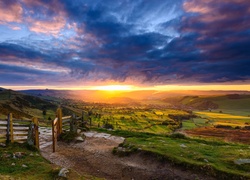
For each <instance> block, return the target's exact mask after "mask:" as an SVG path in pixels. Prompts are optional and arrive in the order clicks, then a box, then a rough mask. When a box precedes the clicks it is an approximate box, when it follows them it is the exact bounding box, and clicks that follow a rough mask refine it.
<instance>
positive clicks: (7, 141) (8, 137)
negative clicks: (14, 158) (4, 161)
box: [6, 114, 10, 144]
mask: <svg viewBox="0 0 250 180" xmlns="http://www.w3.org/2000/svg"><path fill="white" fill-rule="evenodd" d="M9 143H10V114H8V119H7V129H6V144H9Z"/></svg>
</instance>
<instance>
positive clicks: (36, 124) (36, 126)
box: [32, 117, 39, 149]
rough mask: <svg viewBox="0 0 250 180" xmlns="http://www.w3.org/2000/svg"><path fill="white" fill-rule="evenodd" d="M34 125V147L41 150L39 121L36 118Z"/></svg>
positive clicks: (33, 119)
mask: <svg viewBox="0 0 250 180" xmlns="http://www.w3.org/2000/svg"><path fill="white" fill-rule="evenodd" d="M32 122H33V123H34V136H35V137H34V145H35V146H36V147H37V148H38V149H39V130H38V119H37V118H36V117H33V118H32Z"/></svg>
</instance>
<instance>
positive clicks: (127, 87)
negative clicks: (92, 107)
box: [92, 85, 133, 91]
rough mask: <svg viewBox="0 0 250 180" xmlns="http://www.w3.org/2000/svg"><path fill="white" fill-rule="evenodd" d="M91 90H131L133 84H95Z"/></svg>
mask: <svg viewBox="0 0 250 180" xmlns="http://www.w3.org/2000/svg"><path fill="white" fill-rule="evenodd" d="M92 89H93V90H102V91H131V90H133V86H130V85H106V86H95V87H93V88H92Z"/></svg>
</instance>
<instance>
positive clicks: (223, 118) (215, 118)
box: [196, 111, 250, 127]
mask: <svg viewBox="0 0 250 180" xmlns="http://www.w3.org/2000/svg"><path fill="white" fill-rule="evenodd" d="M196 114H197V115H199V116H201V117H202V118H203V119H207V120H210V122H211V123H212V124H213V125H218V124H221V125H229V126H232V127H236V126H245V125H246V123H249V124H250V117H247V116H242V115H233V114H226V113H224V112H222V113H219V112H207V111H199V112H196Z"/></svg>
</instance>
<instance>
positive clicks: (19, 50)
mask: <svg viewBox="0 0 250 180" xmlns="http://www.w3.org/2000/svg"><path fill="white" fill-rule="evenodd" d="M249 21H250V1H248V0H241V1H239V0H231V1H227V0H221V1H217V0H210V1H209V2H207V1H206V0H157V1H147V0H142V1H133V0H126V1H125V0H121V1H115V0H110V1H108V2H106V1H102V0H96V1H89V0H87V1H83V0H74V1H69V0H55V1H42V0H37V1H31V0H12V1H9V0H2V1H1V2H0V32H1V33H0V86H3V87H12V88H13V89H28V88H31V89H34V88H39V87H42V88H49V89H51V88H53V89H75V90H76V89H100V90H111V91H112V90H113V91H119V90H126V91H130V90H131V91H132V90H139V89H140V90H148V89H151V90H157V91H168V90H179V89H187V90H191V89H192V90H248V91H249V90H250V71H249V67H250V61H249V59H250V53H249V49H248V47H249V46H250V31H249V29H250V24H249V23H248V22H249Z"/></svg>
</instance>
